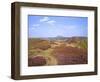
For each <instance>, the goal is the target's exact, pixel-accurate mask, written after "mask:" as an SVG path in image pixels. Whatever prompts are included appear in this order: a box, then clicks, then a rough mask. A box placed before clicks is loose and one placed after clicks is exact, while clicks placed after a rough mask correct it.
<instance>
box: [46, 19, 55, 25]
mask: <svg viewBox="0 0 100 82" xmlns="http://www.w3.org/2000/svg"><path fill="white" fill-rule="evenodd" d="M55 22H56V21H54V20H50V21H47V23H48V24H50V25H54V23H55Z"/></svg>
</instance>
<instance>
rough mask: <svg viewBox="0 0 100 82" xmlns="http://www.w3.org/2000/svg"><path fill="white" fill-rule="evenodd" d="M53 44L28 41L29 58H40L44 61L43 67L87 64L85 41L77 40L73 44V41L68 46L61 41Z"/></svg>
mask: <svg viewBox="0 0 100 82" xmlns="http://www.w3.org/2000/svg"><path fill="white" fill-rule="evenodd" d="M55 42H56V43H55ZM55 42H50V41H48V40H41V39H29V48H28V55H29V57H36V56H41V57H43V58H44V59H45V60H46V64H45V65H58V64H62V65H63V64H65V65H67V64H82V63H84V62H85V63H87V40H78V41H75V43H74V44H73V41H72V43H71V42H70V44H69V43H67V42H66V41H63V40H62V41H61V42H59V41H57V40H56V41H55ZM52 43H53V44H52ZM65 44H68V46H67V45H65ZM72 45H73V46H72Z"/></svg>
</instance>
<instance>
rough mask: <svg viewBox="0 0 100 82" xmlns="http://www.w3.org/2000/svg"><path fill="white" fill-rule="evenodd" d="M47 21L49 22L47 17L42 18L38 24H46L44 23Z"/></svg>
mask: <svg viewBox="0 0 100 82" xmlns="http://www.w3.org/2000/svg"><path fill="white" fill-rule="evenodd" d="M48 20H49V18H48V17H44V18H42V19H40V22H46V21H48Z"/></svg>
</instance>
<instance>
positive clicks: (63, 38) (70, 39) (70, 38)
mask: <svg viewBox="0 0 100 82" xmlns="http://www.w3.org/2000/svg"><path fill="white" fill-rule="evenodd" d="M29 39H40V40H41V39H42V40H65V41H77V40H87V37H79V36H74V37H63V36H57V37H42V38H29Z"/></svg>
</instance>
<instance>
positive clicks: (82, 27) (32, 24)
mask: <svg viewBox="0 0 100 82" xmlns="http://www.w3.org/2000/svg"><path fill="white" fill-rule="evenodd" d="M87 29H88V18H87V17H70V16H37V15H29V16H28V30H29V34H28V37H29V38H32V37H34V38H35V37H57V36H64V37H73V36H85V37H87V31H88V30H87Z"/></svg>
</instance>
